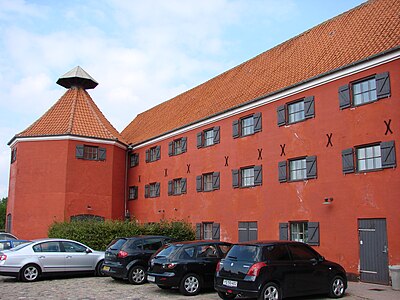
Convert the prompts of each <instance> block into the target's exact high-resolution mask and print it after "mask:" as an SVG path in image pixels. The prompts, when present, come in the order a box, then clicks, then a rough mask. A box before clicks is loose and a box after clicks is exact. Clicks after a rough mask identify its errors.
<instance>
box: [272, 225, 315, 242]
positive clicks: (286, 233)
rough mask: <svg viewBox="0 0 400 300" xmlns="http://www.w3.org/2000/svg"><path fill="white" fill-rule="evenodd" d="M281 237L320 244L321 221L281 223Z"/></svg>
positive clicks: (282, 238) (281, 238)
mask: <svg viewBox="0 0 400 300" xmlns="http://www.w3.org/2000/svg"><path fill="white" fill-rule="evenodd" d="M279 239H280V240H291V241H298V242H303V243H307V244H309V245H319V222H306V221H291V222H288V223H279Z"/></svg>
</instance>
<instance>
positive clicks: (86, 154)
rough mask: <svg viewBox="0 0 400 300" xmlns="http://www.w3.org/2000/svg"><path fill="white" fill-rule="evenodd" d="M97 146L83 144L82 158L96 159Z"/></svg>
mask: <svg viewBox="0 0 400 300" xmlns="http://www.w3.org/2000/svg"><path fill="white" fill-rule="evenodd" d="M98 149H99V148H98V147H93V146H84V148H83V159H88V160H97V158H98Z"/></svg>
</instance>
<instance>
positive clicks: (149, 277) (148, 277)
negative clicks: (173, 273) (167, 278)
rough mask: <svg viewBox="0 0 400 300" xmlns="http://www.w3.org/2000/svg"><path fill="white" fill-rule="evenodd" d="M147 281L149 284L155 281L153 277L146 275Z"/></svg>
mask: <svg viewBox="0 0 400 300" xmlns="http://www.w3.org/2000/svg"><path fill="white" fill-rule="evenodd" d="M147 281H149V282H155V281H156V278H155V277H154V276H150V275H147Z"/></svg>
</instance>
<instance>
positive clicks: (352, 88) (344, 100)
mask: <svg viewBox="0 0 400 300" xmlns="http://www.w3.org/2000/svg"><path fill="white" fill-rule="evenodd" d="M338 96H339V107H340V109H345V108H349V107H352V106H359V105H363V104H367V103H371V102H374V101H377V100H379V99H382V98H387V97H390V76H389V72H385V73H380V74H376V75H374V76H371V77H368V78H365V79H362V80H359V81H356V82H353V83H351V84H346V85H343V86H341V87H339V92H338Z"/></svg>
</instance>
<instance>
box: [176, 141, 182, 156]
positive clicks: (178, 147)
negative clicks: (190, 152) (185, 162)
mask: <svg viewBox="0 0 400 300" xmlns="http://www.w3.org/2000/svg"><path fill="white" fill-rule="evenodd" d="M182 152H183V151H182V139H179V140H175V141H174V155H178V154H181V153H182Z"/></svg>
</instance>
